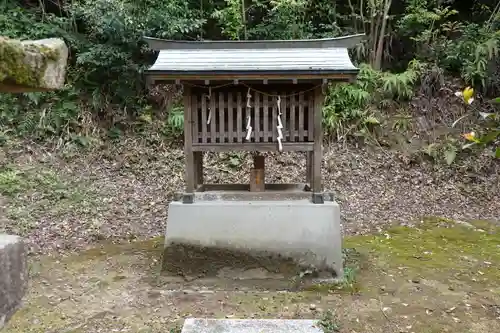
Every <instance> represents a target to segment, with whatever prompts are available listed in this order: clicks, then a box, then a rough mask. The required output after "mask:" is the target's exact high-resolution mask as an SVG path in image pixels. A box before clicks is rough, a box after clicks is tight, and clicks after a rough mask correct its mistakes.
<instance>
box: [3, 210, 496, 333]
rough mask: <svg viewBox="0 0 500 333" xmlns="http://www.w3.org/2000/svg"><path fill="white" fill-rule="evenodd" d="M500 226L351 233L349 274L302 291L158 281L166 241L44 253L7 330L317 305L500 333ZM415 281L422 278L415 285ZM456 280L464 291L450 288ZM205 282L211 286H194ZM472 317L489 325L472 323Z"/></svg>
mask: <svg viewBox="0 0 500 333" xmlns="http://www.w3.org/2000/svg"><path fill="white" fill-rule="evenodd" d="M498 231H499V227H497V226H494V225H492V224H490V223H488V222H485V221H473V222H471V223H469V224H464V223H457V222H453V221H449V220H443V219H427V220H426V221H424V222H423V223H422V224H420V225H419V226H417V227H411V228H410V227H404V226H395V227H392V228H390V229H388V230H386V231H384V232H382V233H379V234H374V235H363V236H354V237H346V238H345V244H344V245H345V248H347V249H351V250H347V251H346V253H345V254H346V267H347V268H348V272H350V273H349V274H351V275H350V276H348V278H346V279H345V280H344V281H343V282H342V283H343V284H342V283H341V284H340V285H335V286H331V288H325V287H323V286H320V287H317V288H310V289H309V290H308V291H301V292H292V291H289V292H277V291H276V290H281V289H276V290H274V289H268V290H266V291H265V292H258V291H255V290H254V289H255V288H258V287H259V286H260V284H261V283H263V282H264V281H263V280H262V282H259V283H258V285H251V286H250V288H251V289H250V290H252V291H246V289H245V288H246V285H244V284H241V283H242V282H235V283H236V284H235V285H234V286H232V285H231V287H227V286H226V285H224V284H219V282H220V281H218V280H217V279H216V278H209V279H206V280H199V281H198V282H196V281H193V283H188V282H186V281H183V280H182V279H180V280H179V279H177V280H172V281H168V278H166V277H163V278H164V279H166V280H163V282H165V284H161V285H156V284H151V281H150V280H149V279H150V278H151V277H152V276H153V275H154V274H156V273H158V272H157V270H159V268H160V266H161V254H162V252H163V238H162V237H158V238H154V239H152V240H147V241H140V242H134V243H129V244H122V245H114V244H104V245H102V246H99V247H96V248H95V249H91V250H88V251H83V252H80V253H78V254H73V255H70V256H67V257H60V256H56V257H51V256H43V257H40V258H38V260H36V261H35V262H36V265H37V267H32V271H31V276H32V279H33V280H34V282H33V284H32V287H31V290H30V294H29V295H28V297H27V302H26V304H25V306H24V307H23V308H22V309H21V310H20V311H19V312H18V313H16V315H15V316H14V317H13V319H12V321H11V322H10V324H9V325H10V326H8V328H9V330H8V331H9V332H13V333H14V332H23V333H24V332H42V331H44V332H46V331H68V332H73V331H74V332H79V331H81V332H84V331H89V332H90V331H92V332H93V331H97V328H98V327H99V328H100V327H102V326H103V325H104V324H106V325H108V326H109V327H110V328H113V329H122V328H123V327H125V326H126V327H129V331H131V332H141V331H142V328H143V327H145V326H147V327H150V329H149V331H151V332H164V331H165V327H167V326H165V321H169V323H170V324H172V323H174V322H178V321H182V318H184V317H186V316H192V315H197V316H208V317H217V318H218V317H224V316H235V317H240V316H242V317H250V316H252V317H254V316H255V317H260V318H304V317H306V318H312V317H318V316H320V315H321V311H320V309H322V310H326V309H329V308H335V309H339V310H338V312H339V313H338V314H339V315H340V317H339V319H338V321H339V322H341V323H342V326H343V328H346V329H356V331H366V332H374V333H381V332H386V331H387V324H388V323H389V321H388V320H389V319H388V318H390V322H391V323H392V324H393V325H398V327H407V326H408V325H412V327H413V330H414V331H415V332H445V331H446V332H452V331H457V332H458V331H460V332H462V331H463V332H471V333H478V332H497V331H499V330H497V328H499V326H498V325H497V321H496V320H497V319H496V317H497V316H498V314H499V313H500V312H498V311H499V310H498V309H497V308H496V305H495V304H498V303H497V300H499V299H500V294H496V292H495V290H497V291H498V290H499V288H498V286H499V285H500V282H499V281H500V280H498V278H499V277H500V234H499V233H498ZM358 251H359V252H358ZM37 270H38V272H37ZM417 278H420V279H421V281H420V282H413V281H415V280H416V279H417ZM159 279H160V278H159ZM160 280H161V279H160ZM424 280H425V281H424ZM452 281H459V283H458V285H460V286H461V287H463V288H460V289H459V288H456V290H453V289H448V288H450V287H453V286H454V282H452ZM205 283H208V284H205ZM211 283H212V284H213V285H212V284H211ZM339 286H340V287H341V288H340V290H339ZM200 287H201V288H202V289H203V288H208V289H207V290H206V291H207V292H206V293H205V292H203V293H202V292H197V291H195V289H196V288H200ZM385 287H387V288H385ZM233 288H234V289H233ZM252 288H253V289H252ZM172 290H181V291H180V292H177V293H175V292H172ZM196 290H198V289H196ZM202 291H203V290H202ZM339 291H341V292H339ZM345 291H348V292H347V293H345ZM353 293H355V294H356V295H352V294H353ZM464 299H466V300H467V303H470V304H469V305H464V303H463V302H464ZM221 300H224V301H223V302H221ZM193 307H194V308H193ZM130 308H133V309H134V310H133V313H134V315H131V312H130V311H129V310H127V309H130ZM108 309H112V310H108ZM120 309H122V310H120ZM153 309H154V310H153ZM384 309H385V310H384ZM157 311H158V312H157ZM386 311H387V313H386ZM495 311H497V312H495ZM109 313H111V314H110V315H108V314H109ZM471 315H472V316H475V317H477V318H481V320H482V321H481V323H483V326H484V327H483V326H481V327H479V328H474V327H473V325H474V323H472V322H471V323H469V321H470V318H471ZM96 318H97V319H96ZM353 318H354V319H353ZM358 319H359V321H358ZM75 323H76V324H75ZM80 323H85V326H82V324H80ZM124 325H125V326H124ZM90 327H91V328H92V329H91V328H90ZM332 327H333V326H332Z"/></svg>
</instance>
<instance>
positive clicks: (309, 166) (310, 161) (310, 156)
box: [306, 151, 314, 187]
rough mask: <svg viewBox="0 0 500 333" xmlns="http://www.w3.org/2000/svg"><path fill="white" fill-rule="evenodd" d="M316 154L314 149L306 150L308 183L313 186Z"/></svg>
mask: <svg viewBox="0 0 500 333" xmlns="http://www.w3.org/2000/svg"><path fill="white" fill-rule="evenodd" d="M313 158H314V154H313V152H312V151H307V152H306V183H307V184H309V186H310V187H312V183H311V181H312V166H313Z"/></svg>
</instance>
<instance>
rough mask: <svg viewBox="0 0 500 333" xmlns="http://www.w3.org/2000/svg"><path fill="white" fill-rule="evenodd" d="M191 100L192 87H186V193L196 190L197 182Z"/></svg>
mask: <svg viewBox="0 0 500 333" xmlns="http://www.w3.org/2000/svg"><path fill="white" fill-rule="evenodd" d="M191 100H192V99H191V88H189V87H184V156H185V161H186V170H185V180H184V181H185V183H186V193H193V192H194V183H195V171H194V154H193V120H192V117H193V112H192V109H191Z"/></svg>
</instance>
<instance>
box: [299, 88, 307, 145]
mask: <svg viewBox="0 0 500 333" xmlns="http://www.w3.org/2000/svg"><path fill="white" fill-rule="evenodd" d="M298 109H299V111H298V112H299V131H298V132H299V142H302V141H304V116H305V114H304V113H305V111H306V109H305V108H304V93H303V92H301V93H299V106H298Z"/></svg>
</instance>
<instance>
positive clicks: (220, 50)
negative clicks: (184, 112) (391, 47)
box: [145, 34, 364, 79]
mask: <svg viewBox="0 0 500 333" xmlns="http://www.w3.org/2000/svg"><path fill="white" fill-rule="evenodd" d="M363 38H364V35H363V34H361V35H352V36H345V37H338V38H324V39H310V40H266V41H263V40H257V41H252V40H249V41H173V40H162V39H157V38H150V37H146V38H145V40H146V42H147V43H148V45H149V47H150V48H151V49H153V50H156V51H159V54H158V57H157V59H156V61H155V63H154V64H153V65H152V66H151V67H150V68H149V69H148V70H147V71H146V73H147V74H150V75H155V76H156V75H159V76H165V77H169V78H170V79H175V78H179V77H185V76H197V75H201V76H204V77H205V78H217V77H220V76H230V77H233V78H238V77H241V78H244V77H245V76H248V75H260V76H262V77H266V76H269V75H274V76H280V75H284V76H291V75H309V76H314V77H328V76H332V75H333V76H335V75H339V74H341V75H344V76H348V77H352V76H355V75H356V74H357V73H358V68H356V67H355V66H354V65H353V63H352V61H351V59H350V57H349V53H348V49H349V48H351V47H354V46H356V45H357V44H358V43H360V42H361V41H362V39H363Z"/></svg>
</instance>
